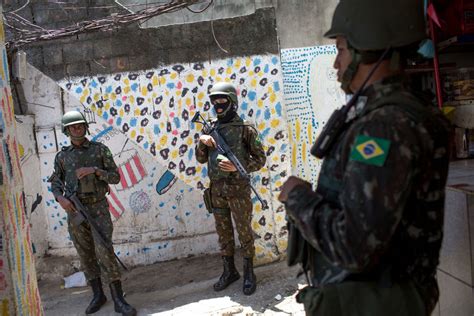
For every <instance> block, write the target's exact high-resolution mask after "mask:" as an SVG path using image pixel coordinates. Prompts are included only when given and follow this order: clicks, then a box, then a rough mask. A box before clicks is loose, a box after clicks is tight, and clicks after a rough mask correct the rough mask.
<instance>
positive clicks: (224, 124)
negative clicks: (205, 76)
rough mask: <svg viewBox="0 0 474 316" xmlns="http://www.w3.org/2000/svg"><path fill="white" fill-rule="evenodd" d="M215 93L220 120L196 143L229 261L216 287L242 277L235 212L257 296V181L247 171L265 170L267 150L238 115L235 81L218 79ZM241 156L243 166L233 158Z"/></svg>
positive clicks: (246, 287)
mask: <svg viewBox="0 0 474 316" xmlns="http://www.w3.org/2000/svg"><path fill="white" fill-rule="evenodd" d="M209 97H210V100H211V103H212V105H213V107H214V110H215V112H216V114H217V119H216V120H213V121H211V122H210V124H209V125H208V127H210V130H209V129H206V128H204V129H203V135H201V137H200V138H199V143H198V144H197V146H196V158H197V160H198V161H199V162H200V163H206V162H207V163H208V174H209V178H210V180H211V181H210V188H209V189H207V190H205V192H204V201H205V202H206V207H207V209H208V211H209V212H212V213H213V214H214V218H215V221H216V231H217V234H218V236H219V245H220V248H221V254H222V260H223V264H224V272H223V273H222V275H221V277H220V278H219V281H218V282H217V283H215V284H214V290H215V291H221V290H223V289H225V288H226V287H227V286H229V285H230V284H231V283H233V282H235V281H237V280H238V279H239V278H240V274H239V272H238V271H237V269H236V268H235V264H234V230H233V226H232V217H233V218H234V221H235V225H236V228H237V232H238V235H239V241H240V244H241V246H242V249H243V261H244V282H243V292H244V294H245V295H251V294H253V293H254V292H255V289H256V288H257V279H256V276H255V274H254V272H253V258H254V256H255V247H254V237H253V230H252V226H251V222H252V200H251V195H250V194H251V184H250V179H249V177H248V174H247V175H246V174H245V172H244V171H243V170H246V171H247V172H254V171H257V170H260V169H261V168H262V167H263V166H264V165H265V161H266V155H265V151H264V150H263V146H262V144H261V142H260V139H259V135H258V132H257V130H256V129H255V127H253V126H252V125H251V124H249V123H247V122H245V121H243V120H242V119H241V118H240V117H239V115H238V114H237V107H238V100H237V91H236V89H235V87H234V86H233V85H232V84H230V83H222V82H220V83H216V84H215V85H214V86H213V87H212V89H211V90H210V94H209ZM206 125H207V124H206ZM214 132H217V133H218V136H219V137H218V138H220V139H222V140H223V142H225V144H224V146H223V144H220V143H219V139H215V138H214V137H213V136H211V134H212V135H214V136H217V135H216V133H214ZM227 145H228V147H229V148H230V151H228V154H227V156H225V155H224V154H223V153H222V151H221V150H218V148H222V147H224V148H225V147H227ZM235 159H237V161H236V163H239V162H240V165H241V166H242V167H243V168H241V167H240V166H239V168H238V167H236V165H235V164H234V163H232V160H234V161H235ZM254 192H255V191H254ZM258 198H260V197H259V196H258Z"/></svg>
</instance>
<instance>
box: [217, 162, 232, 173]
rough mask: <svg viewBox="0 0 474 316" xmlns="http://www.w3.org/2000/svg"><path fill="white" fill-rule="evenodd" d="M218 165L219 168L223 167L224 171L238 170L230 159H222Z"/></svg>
mask: <svg viewBox="0 0 474 316" xmlns="http://www.w3.org/2000/svg"><path fill="white" fill-rule="evenodd" d="M218 166H219V169H221V170H222V171H226V172H234V171H237V168H236V167H235V165H234V164H233V163H232V162H231V161H230V160H221V161H220V162H219V164H218Z"/></svg>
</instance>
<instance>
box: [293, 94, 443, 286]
mask: <svg viewBox="0 0 474 316" xmlns="http://www.w3.org/2000/svg"><path fill="white" fill-rule="evenodd" d="M382 106H395V107H397V108H399V109H400V110H402V111H403V112H405V113H406V114H407V115H408V116H409V117H410V118H411V119H412V120H413V121H414V122H416V123H421V122H423V124H424V125H425V126H426V128H427V129H428V130H429V131H430V133H431V135H433V136H434V137H433V138H434V139H436V138H435V137H436V136H435V135H438V130H441V126H440V125H441V122H440V121H439V119H438V118H433V119H431V120H430V121H427V120H426V118H432V117H433V116H432V115H431V114H430V115H427V114H429V113H428V112H429V111H430V109H429V107H427V106H426V105H424V104H423V103H422V101H421V100H420V99H418V98H416V97H415V96H413V95H412V94H411V93H408V92H407V91H404V90H391V91H390V90H387V91H385V93H384V95H382V96H381V97H379V98H378V99H377V100H375V101H373V102H372V103H370V102H369V103H368V104H366V106H365V108H364V109H363V110H362V111H361V112H360V113H358V114H357V116H356V119H357V118H360V117H363V116H366V115H367V114H368V113H369V112H372V111H374V110H376V109H378V108H380V107H382ZM348 130H349V128H348V129H346V130H345V131H344V132H342V133H341V135H340V136H339V141H340V140H342V139H344V137H345V134H346V133H347V131H348ZM340 146H341V144H337V143H336V145H335V146H334V147H333V148H332V149H331V152H330V154H329V155H327V156H326V158H325V159H324V162H323V166H322V168H321V172H320V175H319V179H318V187H317V192H318V193H319V194H321V195H322V196H324V199H325V201H326V202H329V203H332V204H334V205H335V206H337V207H338V208H340V207H341V205H340V201H339V196H340V194H341V191H342V186H343V183H342V179H343V174H342V173H343V172H344V171H343V170H338V169H336V166H337V164H338V162H337V160H336V157H335V153H336V152H338V150H340ZM289 226H290V227H289V228H290V231H289V242H288V263H289V265H293V264H296V263H301V264H302V266H303V267H304V268H305V270H311V272H312V277H313V279H320V278H322V275H320V276H319V275H318V273H321V274H324V273H326V272H327V271H328V270H331V271H332V273H331V275H337V278H335V280H332V281H331V280H328V282H327V283H335V282H342V281H344V280H361V281H362V280H364V279H367V280H372V281H373V280H377V281H380V279H381V278H386V277H387V276H386V275H385V272H386V271H387V270H389V269H391V267H390V266H387V263H385V262H383V263H380V264H379V266H378V267H377V268H376V269H374V272H373V273H371V274H370V275H357V274H355V275H354V274H352V273H350V272H349V271H347V270H344V269H342V268H340V267H336V266H334V265H332V264H331V263H330V262H329V261H328V260H326V258H325V257H324V256H323V255H322V254H321V253H320V252H319V251H317V250H315V249H314V248H313V247H312V246H311V245H310V244H309V243H308V242H307V241H306V240H304V238H303V237H302V236H301V234H300V232H299V231H298V230H296V229H294V228H292V227H291V224H289ZM389 277H390V276H389ZM389 282H391V281H390V280H389Z"/></svg>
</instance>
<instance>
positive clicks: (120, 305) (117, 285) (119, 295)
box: [110, 281, 137, 316]
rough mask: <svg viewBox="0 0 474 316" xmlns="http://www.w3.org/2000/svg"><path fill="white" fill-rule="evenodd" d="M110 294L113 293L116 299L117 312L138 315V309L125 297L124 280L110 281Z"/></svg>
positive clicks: (126, 315)
mask: <svg viewBox="0 0 474 316" xmlns="http://www.w3.org/2000/svg"><path fill="white" fill-rule="evenodd" d="M110 294H112V299H113V300H114V305H115V311H116V312H117V313H122V315H124V316H135V315H137V310H136V309H135V308H133V307H132V306H130V305H129V304H128V303H127V302H126V301H125V299H124V298H123V292H122V282H120V281H114V282H112V283H110Z"/></svg>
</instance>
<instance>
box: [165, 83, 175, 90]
mask: <svg viewBox="0 0 474 316" xmlns="http://www.w3.org/2000/svg"><path fill="white" fill-rule="evenodd" d="M166 87H167V88H168V89H174V82H169V83H167V84H166Z"/></svg>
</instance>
